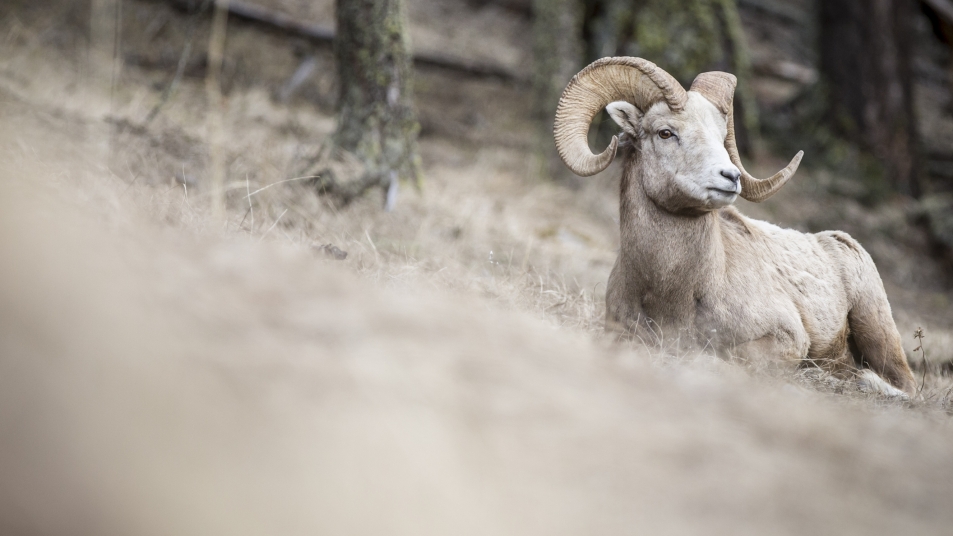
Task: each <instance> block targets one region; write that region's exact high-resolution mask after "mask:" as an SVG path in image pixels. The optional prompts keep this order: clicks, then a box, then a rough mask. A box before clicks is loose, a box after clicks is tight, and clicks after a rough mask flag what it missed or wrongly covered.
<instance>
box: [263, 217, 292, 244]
mask: <svg viewBox="0 0 953 536" xmlns="http://www.w3.org/2000/svg"><path fill="white" fill-rule="evenodd" d="M285 212H288V209H285V210H284V212H282V213H281V214H279V215H278V219H276V220H275V223H272V224H271V227H269V228H268V230H267V231H265V234H263V235H261V237H260V238H259V239H258V241H259V242H261V241H262V240H264V239H265V237H266V236H268V233H270V232H271V230H272V229H274V228H275V226H276V225H278V222H280V221H281V218H282V216H284V215H285Z"/></svg>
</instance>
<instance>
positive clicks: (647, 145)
mask: <svg viewBox="0 0 953 536" xmlns="http://www.w3.org/2000/svg"><path fill="white" fill-rule="evenodd" d="M736 83H737V81H736V79H735V77H734V75H731V74H728V73H721V72H710V73H703V74H700V75H698V77H697V78H696V79H695V81H694V83H692V87H691V90H689V91H687V92H686V91H685V89H684V88H682V86H681V85H680V84H679V83H678V81H676V80H675V79H674V78H672V76H671V75H669V74H668V73H666V72H665V71H663V70H662V69H660V68H659V67H657V66H656V65H655V64H653V63H652V62H649V61H646V60H643V59H641V58H629V57H617V58H603V59H601V60H598V61H596V62H594V63H593V64H592V65H590V66H589V67H586V68H585V69H583V70H582V71H581V72H580V73H579V74H577V75H576V76H575V77H574V78H573V79H572V81H571V82H570V83H569V85H568V86H567V87H566V90H565V91H564V92H563V95H562V98H561V99H560V101H559V107H558V109H557V111H556V124H555V128H554V134H555V137H556V148H557V150H558V151H559V155H560V157H562V159H563V162H565V163H566V165H567V166H569V168H570V169H572V171H573V172H575V173H576V174H578V175H582V176H589V175H593V174H595V173H598V172H600V171H602V170H603V169H605V168H606V167H607V166H608V165H609V164H610V163H611V162H612V159H613V158H614V157H615V153H616V149H617V148H618V144H619V139H618V136H614V137H613V138H612V143H611V144H610V145H609V147H608V148H607V149H606V150H605V151H603V152H602V153H601V154H598V155H595V154H593V153H592V152H591V151H590V150H589V144H588V141H587V134H588V132H589V125H590V123H591V122H592V119H593V117H595V115H596V114H597V113H599V111H601V110H602V109H603V108H606V109H607V110H608V112H609V115H611V116H612V118H613V120H615V122H616V123H618V124H619V125H620V126H621V127H622V129H623V131H624V132H625V134H626V135H628V137H629V138H630V139H631V140H632V142H633V144H634V146H635V149H636V150H637V151H638V155H639V167H640V169H642V170H643V171H644V173H643V186H644V187H645V189H646V194H647V195H648V196H649V197H650V198H652V199H653V200H654V201H656V202H657V203H659V204H660V205H661V206H663V207H664V208H667V209H670V210H684V209H692V210H712V209H717V208H720V207H723V206H725V205H728V204H731V203H732V202H734V201H735V199H736V198H737V196H738V195H739V194H740V195H741V196H742V197H744V198H745V199H747V200H749V201H755V202H760V201H763V200H765V199H767V198H768V197H771V196H772V195H774V193H775V192H777V191H778V190H779V189H781V187H782V186H783V185H784V183H785V182H787V180H788V179H790V178H791V177H792V176H793V175H794V172H795V171H796V170H797V166H798V164H799V163H800V161H801V157H802V155H803V152H799V153H798V154H797V156H795V157H794V159H793V160H792V161H791V163H790V164H788V166H787V167H786V168H784V169H782V170H781V171H779V172H778V173H777V174H775V175H774V176H772V177H770V178H768V179H764V180H759V179H756V178H755V177H753V176H752V175H751V174H749V173H748V172H747V171H745V168H744V166H743V165H742V164H741V159H740V158H739V156H738V148H737V145H736V142H735V127H734V114H733V107H732V103H733V101H734V92H735V84H736Z"/></svg>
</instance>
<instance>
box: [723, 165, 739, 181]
mask: <svg viewBox="0 0 953 536" xmlns="http://www.w3.org/2000/svg"><path fill="white" fill-rule="evenodd" d="M721 176H722V177H724V178H726V179H728V180H730V181H731V182H738V181H739V180H741V172H740V171H738V170H737V169H735V168H730V169H723V170H721Z"/></svg>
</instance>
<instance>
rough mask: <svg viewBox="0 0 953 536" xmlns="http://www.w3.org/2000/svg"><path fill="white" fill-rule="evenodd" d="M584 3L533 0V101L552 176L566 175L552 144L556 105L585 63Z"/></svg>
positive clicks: (541, 145) (541, 144)
mask: <svg viewBox="0 0 953 536" xmlns="http://www.w3.org/2000/svg"><path fill="white" fill-rule="evenodd" d="M582 23H583V21H582V4H581V2H580V1H579V0H533V97H534V99H533V102H534V116H535V118H536V120H537V124H538V126H539V133H538V147H539V149H538V151H537V152H538V154H539V156H540V158H541V159H542V161H543V164H544V168H545V170H546V171H547V172H548V174H549V175H550V176H553V177H560V176H567V175H568V172H567V171H566V168H565V166H563V165H562V163H561V162H560V161H559V157H558V156H557V155H556V147H555V145H554V144H553V120H554V118H555V117H556V105H557V104H558V103H559V97H560V95H562V91H563V89H564V88H565V87H566V84H568V83H569V80H571V79H572V77H573V75H575V74H576V73H577V72H578V71H579V70H580V69H581V68H582V67H583V63H582V62H583V53H582V49H583V47H582Z"/></svg>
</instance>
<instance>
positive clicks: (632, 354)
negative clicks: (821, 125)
mask: <svg viewBox="0 0 953 536" xmlns="http://www.w3.org/2000/svg"><path fill="white" fill-rule="evenodd" d="M14 4H15V3H14ZM50 4H51V6H52V7H50V8H46V9H42V10H40V9H27V8H26V7H24V6H26V5H27V4H26V3H24V4H23V5H22V6H20V7H21V9H20V10H19V11H17V10H6V11H5V12H2V13H0V15H2V16H3V18H2V19H0V161H2V162H3V166H2V167H0V191H2V194H0V253H2V254H0V445H2V448H0V482H2V483H0V532H2V533H4V534H86V533H88V534H152V533H155V534H169V533H175V534H207V533H229V534H242V533H247V534H262V533H282V534H287V533H302V534H305V533H307V534H314V533H341V532H347V533H353V534H381V533H386V534H449V533H453V534H463V533H473V534H488V533H493V534H510V533H512V534H527V533H534V534H580V533H606V534H616V533H623V532H625V533H675V534H678V533H696V534H697V533H700V532H704V533H707V534H765V533H780V534H810V533H822V532H823V533H835V534H880V533H883V534H886V533H896V532H904V533H906V532H914V531H915V530H919V531H921V532H926V533H937V534H938V533H942V532H943V531H945V530H948V527H950V526H951V523H953V509H950V508H949V497H950V496H953V451H951V450H950V448H949V445H950V444H951V441H953V429H951V427H950V421H949V415H950V413H951V411H953V405H951V389H953V381H951V380H950V370H949V369H950V365H949V363H951V362H953V361H951V360H953V315H950V314H949V309H950V299H951V296H950V294H949V293H948V291H945V290H944V289H943V287H942V284H943V282H942V275H943V274H941V273H939V270H940V269H939V268H938V267H937V266H936V265H934V264H933V262H932V261H931V260H930V259H929V258H928V257H926V256H924V254H923V252H924V250H925V243H926V242H925V239H924V238H923V236H922V234H921V232H920V231H919V230H918V229H917V228H916V227H914V226H912V225H910V224H909V223H908V222H909V215H910V213H911V211H915V210H916V209H915V207H911V206H908V205H905V204H904V202H903V201H900V200H898V201H895V202H889V203H887V204H885V205H883V206H880V207H878V208H876V209H871V208H869V207H863V206H861V205H860V204H857V203H856V202H852V201H850V200H848V199H846V198H844V197H837V196H835V195H831V194H830V193H829V192H830V191H831V190H836V188H833V187H832V186H831V185H832V184H834V183H837V181H838V180H839V179H835V178H832V177H830V176H828V175H827V174H826V173H825V172H824V171H823V170H807V172H804V171H802V172H801V173H800V174H799V176H798V178H796V179H795V180H794V181H793V183H792V185H791V186H790V187H789V191H786V192H784V193H782V194H779V195H778V196H777V201H773V202H772V203H771V204H766V205H765V206H763V207H762V206H751V205H745V206H743V207H742V210H743V211H745V212H747V213H749V214H752V215H755V216H760V217H764V218H766V219H770V220H771V221H775V222H778V223H781V224H784V225H789V226H795V227H798V228H802V229H805V230H818V229H820V228H842V229H845V230H847V231H849V232H851V233H852V234H854V235H855V236H856V237H857V238H859V239H860V240H861V242H862V243H863V244H864V245H865V247H867V248H868V249H869V250H870V251H871V254H872V255H873V256H874V258H875V259H876V260H877V261H878V265H879V266H881V269H882V271H883V274H884V277H885V279H886V282H887V285H888V292H889V294H890V297H891V299H892V302H893V304H894V307H895V316H896V317H897V320H898V323H899V325H900V329H901V331H902V334H903V336H904V342H905V344H908V347H907V349H908V351H910V352H911V353H910V355H911V356H913V355H914V354H913V352H912V350H913V348H914V347H915V346H916V345H917V341H916V340H915V339H913V332H914V329H915V328H916V327H917V326H922V327H923V328H924V329H925V331H926V334H927V335H926V339H925V341H924V342H925V348H926V357H927V363H928V367H927V368H926V369H925V370H926V372H927V374H926V378H927V382H926V385H925V387H924V390H923V394H924V399H923V400H922V401H913V402H898V401H892V400H888V399H884V398H882V397H879V396H878V395H876V394H871V393H862V392H860V391H859V390H858V389H857V388H856V386H855V385H854V383H852V382H845V381H838V380H836V379H834V378H831V377H829V376H826V375H824V374H822V373H820V372H819V371H817V370H814V369H803V370H799V371H796V372H794V373H792V372H790V371H772V370H761V369H759V368H758V367H757V366H755V365H753V366H752V367H750V368H742V367H738V366H730V365H726V364H723V363H721V362H719V361H717V360H715V359H713V358H711V357H710V356H706V355H704V354H700V355H699V354H697V353H695V352H689V351H687V350H683V349H681V348H679V341H678V340H677V339H675V340H666V341H664V342H663V343H662V344H661V345H660V346H654V347H651V348H636V347H633V346H628V345H619V344H614V343H611V342H610V341H606V340H603V339H602V338H601V336H600V332H601V325H602V316H603V307H604V289H605V287H604V282H605V280H606V278H607V276H608V272H609V270H610V268H611V265H612V262H613V261H614V258H615V249H616V248H617V241H618V236H617V233H618V231H617V229H616V227H617V223H616V221H615V217H616V212H617V192H616V185H615V179H614V177H615V176H616V172H615V171H614V170H610V171H609V172H607V173H604V174H602V175H601V176H598V177H595V178H594V179H592V180H590V181H587V182H584V183H581V184H580V185H578V186H576V187H569V186H567V185H554V184H551V183H547V182H545V181H543V180H541V178H539V177H538V175H537V166H536V164H535V163H534V162H533V160H532V159H531V158H528V157H527V154H528V151H529V148H530V147H531V143H529V142H528V138H527V136H528V133H529V132H530V128H529V126H528V125H527V124H525V111H526V105H527V103H526V100H525V96H524V93H525V91H524V90H523V88H521V87H519V86H513V85H508V84H505V83H500V82H494V81H492V80H491V81H488V80H482V79H466V78H463V79H461V78H459V77H455V76H452V75H451V74H450V73H447V72H445V71H423V72H421V77H420V80H419V81H418V89H419V92H420V94H421V95H422V97H421V99H420V100H421V107H422V110H421V113H422V116H423V118H424V127H425V136H424V138H423V139H422V142H421V145H422V150H423V159H424V162H425V165H426V179H427V180H426V185H425V189H424V190H423V191H422V192H415V191H413V190H412V189H411V188H410V187H405V188H404V190H402V192H401V197H400V200H399V204H398V210H396V211H394V212H391V213H386V212H383V211H382V210H381V209H380V207H381V201H380V199H379V198H377V197H376V196H370V197H368V198H366V199H363V200H361V201H359V202H357V203H355V204H354V205H351V206H348V207H346V208H342V207H336V206H334V205H332V204H330V203H329V202H328V201H327V200H326V199H323V198H321V197H318V196H316V195H315V194H314V192H313V191H312V190H311V189H310V188H309V186H308V184H307V182H306V181H304V180H301V181H287V182H282V181H286V180H287V179H289V177H292V176H293V175H292V173H293V170H294V169H295V166H296V165H297V164H298V163H299V162H300V161H301V159H302V158H305V157H306V156H307V153H308V152H309V151H313V150H314V148H315V147H316V146H317V145H318V144H319V143H320V142H321V140H322V139H323V138H324V136H326V135H327V134H328V133H329V132H330V131H331V129H332V128H333V122H332V118H331V117H330V116H329V115H328V114H327V109H326V108H324V109H323V108H321V107H316V106H314V104H313V102H315V101H317V102H326V99H327V95H328V92H329V91H330V85H329V84H331V83H332V82H328V80H327V79H326V77H325V76H324V75H323V74H322V73H320V72H319V73H318V74H317V75H316V76H315V78H314V79H313V80H312V81H311V82H310V83H309V86H307V87H306V88H304V89H303V90H302V95H301V96H299V97H298V98H292V99H291V100H290V101H288V102H280V100H278V99H276V98H275V97H274V96H275V94H276V92H275V88H280V87H281V83H282V82H283V81H284V80H285V79H286V78H287V77H288V76H290V75H291V73H292V72H294V69H295V68H296V67H297V64H298V62H299V61H300V57H301V54H300V53H299V54H297V55H296V54H295V51H294V47H293V46H290V45H288V44H287V42H285V41H283V40H282V38H281V37H280V36H276V35H271V34H267V33H262V32H260V31H259V30H257V29H254V28H250V27H247V26H241V25H235V26H233V27H232V28H230V34H229V35H230V36H229V43H228V46H229V50H230V51H231V52H229V54H230V56H227V57H226V71H227V72H228V69H229V68H230V69H232V71H231V73H232V74H231V75H230V78H228V80H230V84H231V86H230V87H229V88H228V89H229V91H228V94H227V106H226V110H227V111H226V114H225V116H224V118H223V120H224V125H225V131H226V132H227V133H228V144H227V146H228V155H227V157H228V158H227V161H228V170H227V177H228V182H227V189H228V210H227V221H225V222H220V221H213V220H212V219H211V218H210V216H209V210H208V205H209V201H208V197H207V189H205V188H203V183H204V181H205V179H206V169H205V162H206V159H207V149H206V145H205V139H206V137H205V121H204V117H205V114H206V112H207V110H206V107H205V100H204V90H203V87H202V80H201V79H200V78H196V77H194V76H192V75H187V76H186V77H185V78H184V79H183V80H182V81H181V82H180V84H179V86H178V88H177V91H176V92H175V93H174V95H173V97H172V98H171V99H170V100H169V102H168V103H167V104H166V105H165V106H164V107H163V109H162V110H161V113H159V114H158V115H157V116H156V118H155V119H154V120H153V121H152V122H146V121H145V118H146V117H147V116H148V114H149V112H150V111H151V110H152V109H153V107H154V106H155V104H156V103H157V102H158V101H159V99H160V95H161V94H162V90H163V89H164V87H165V85H166V84H168V82H169V80H170V77H171V74H172V72H173V71H174V67H173V68H172V69H169V68H168V64H167V62H168V58H170V57H171V58H173V65H174V61H177V54H178V53H179V52H181V49H180V48H177V47H179V46H180V44H181V42H182V39H183V38H184V34H183V33H182V31H183V30H182V28H184V27H186V23H187V20H185V19H184V18H183V16H182V15H181V14H180V13H176V12H174V11H172V10H169V9H168V8H166V7H164V5H162V4H157V3H149V2H133V1H129V2H126V3H125V6H126V13H125V23H126V25H127V27H126V30H125V32H126V33H125V35H126V36H127V39H128V44H129V47H130V50H131V52H130V54H132V55H134V56H135V57H137V58H140V59H142V62H141V64H138V63H134V62H130V63H129V64H127V65H126V66H125V67H124V70H123V71H122V76H121V78H120V80H119V83H118V84H117V85H116V87H115V88H110V87H109V85H108V84H102V83H101V81H100V80H99V79H97V78H96V77H94V76H92V75H91V74H90V72H91V71H95V70H96V69H94V68H90V67H89V63H88V62H87V61H86V57H85V54H84V49H83V47H82V38H81V35H82V33H83V32H84V31H85V26H83V20H84V19H83V17H84V13H83V12H82V10H78V9H75V6H71V5H70V4H71V3H70V2H63V3H56V2H51V3H50ZM162 17H165V18H166V20H165V22H163V23H162V24H163V25H164V26H163V28H166V29H165V30H163V29H161V28H160V29H159V30H149V28H151V25H155V24H156V22H155V21H156V20H159V19H161V18H162ZM147 30H149V31H147ZM150 32H151V33H152V34H153V35H151V37H150V36H149V33H150ZM198 34H199V35H198V36H197V37H196V41H197V42H200V41H201V39H203V37H202V36H201V35H200V34H201V32H198ZM166 49H168V50H171V51H173V52H172V53H166V52H163V51H164V50H166ZM312 52H313V53H314V54H315V55H316V57H317V58H319V63H320V62H326V61H328V55H327V51H323V52H322V51H320V50H317V51H309V53H312ZM150 54H152V56H150ZM163 54H165V55H163ZM150 57H151V58H152V61H151V62H150V61H146V59H148V58H150ZM229 57H231V58H232V60H231V61H232V63H229V59H228V58H229ZM163 58H165V59H163ZM235 58H241V60H240V61H238V60H237V59H235ZM143 65H145V66H147V67H149V68H146V67H143ZM229 65H231V67H229ZM322 65H326V63H322ZM155 66H160V67H162V66H165V67H164V68H159V69H156V68H154V67H155ZM93 67H95V66H93ZM251 73H255V76H252V75H251ZM312 97H313V98H312ZM322 99H324V100H322ZM759 164H761V165H760V166H759V165H755V166H752V167H754V168H755V171H760V170H759V169H758V168H759V167H763V168H765V169H769V168H777V167H778V166H777V163H776V162H774V161H772V159H771V158H770V157H765V158H763V162H759ZM848 186H849V185H848ZM844 187H846V186H844ZM324 244H333V245H334V246H335V247H337V248H340V249H341V250H343V251H346V252H347V258H346V259H344V260H338V259H335V258H334V256H333V255H328V251H327V249H328V248H325V249H321V248H320V247H319V246H321V245H324ZM915 355H916V356H917V358H914V359H913V360H912V363H913V365H914V366H915V369H916V373H917V377H918V378H919V377H921V375H922V374H923V373H924V368H923V367H922V366H919V363H918V361H917V359H918V358H919V356H920V352H917V353H916V354H915ZM944 371H945V372H944Z"/></svg>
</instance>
